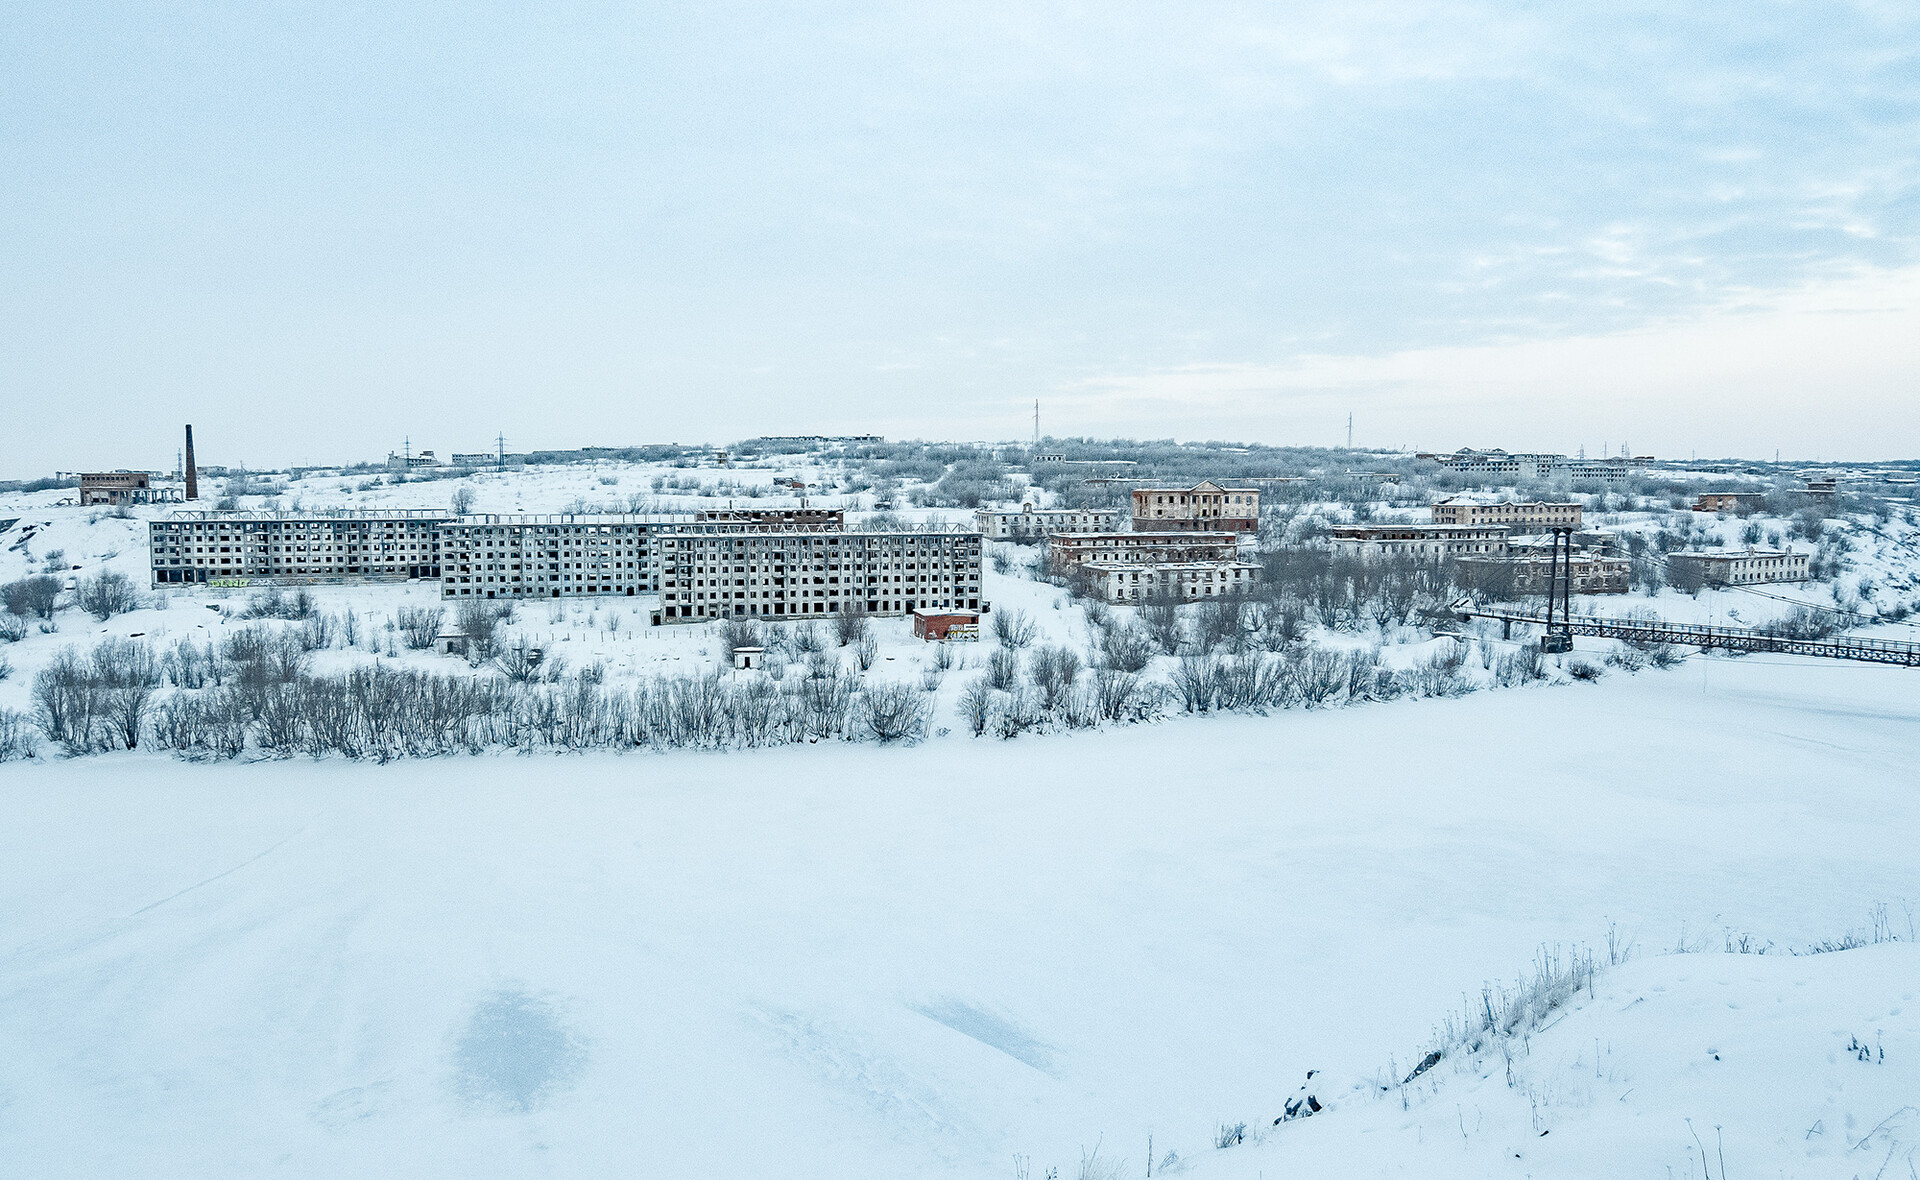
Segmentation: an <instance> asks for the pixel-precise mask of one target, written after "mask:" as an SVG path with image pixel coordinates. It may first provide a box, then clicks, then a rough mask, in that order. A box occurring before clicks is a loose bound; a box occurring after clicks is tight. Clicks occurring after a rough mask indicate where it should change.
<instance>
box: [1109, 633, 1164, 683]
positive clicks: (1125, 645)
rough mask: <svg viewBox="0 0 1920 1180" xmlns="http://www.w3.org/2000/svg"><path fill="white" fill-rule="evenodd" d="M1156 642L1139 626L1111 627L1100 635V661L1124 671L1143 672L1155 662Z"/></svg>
mask: <svg viewBox="0 0 1920 1180" xmlns="http://www.w3.org/2000/svg"><path fill="white" fill-rule="evenodd" d="M1156 650H1158V649H1157V648H1156V647H1155V646H1154V642H1153V640H1152V638H1151V637H1149V636H1148V635H1147V633H1146V632H1144V631H1142V630H1141V629H1140V628H1138V627H1110V628H1108V629H1107V630H1105V631H1103V632H1102V633H1101V635H1100V661H1099V662H1100V663H1101V664H1102V665H1104V666H1105V667H1108V668H1114V669H1117V670H1119V671H1122V672H1142V671H1145V670H1146V667H1147V665H1148V664H1151V663H1152V662H1153V657H1154V653H1155V651H1156Z"/></svg>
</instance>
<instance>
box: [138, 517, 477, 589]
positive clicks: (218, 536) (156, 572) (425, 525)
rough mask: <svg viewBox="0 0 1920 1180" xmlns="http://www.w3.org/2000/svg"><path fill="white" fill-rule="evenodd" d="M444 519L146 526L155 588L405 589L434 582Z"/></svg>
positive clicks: (190, 521) (181, 521)
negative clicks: (263, 584) (357, 585)
mask: <svg viewBox="0 0 1920 1180" xmlns="http://www.w3.org/2000/svg"><path fill="white" fill-rule="evenodd" d="M451 519H452V518H451V516H450V514H448V513H446V512H437V511H427V510H419V509H384V510H376V511H339V512H325V513H317V512H314V513H309V512H300V513H279V512H239V511H227V512H176V513H174V514H173V515H171V516H169V517H168V518H167V519H165V520H156V521H152V522H150V523H149V524H148V525H147V547H148V561H149V563H150V566H151V573H152V580H153V584H154V585H155V586H173V585H208V584H213V585H221V584H234V583H239V584H243V585H244V584H246V583H249V582H252V581H255V580H265V581H271V582H273V583H275V584H278V585H293V586H299V585H322V584H329V583H349V582H404V581H407V580H409V579H414V578H438V577H439V576H440V529H441V526H442V525H444V524H446V523H447V522H448V521H449V520H451Z"/></svg>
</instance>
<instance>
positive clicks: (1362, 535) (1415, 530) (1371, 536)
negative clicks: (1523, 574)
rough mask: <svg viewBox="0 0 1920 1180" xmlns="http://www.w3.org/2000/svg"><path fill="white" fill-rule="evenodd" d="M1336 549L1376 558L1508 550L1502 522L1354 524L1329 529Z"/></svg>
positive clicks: (1454, 555) (1425, 557)
mask: <svg viewBox="0 0 1920 1180" xmlns="http://www.w3.org/2000/svg"><path fill="white" fill-rule="evenodd" d="M1328 536H1329V538H1330V539H1331V541H1332V543H1333V548H1334V550H1335V552H1339V553H1346V554H1348V555H1350V556H1355V557H1361V558H1368V559H1375V558H1381V557H1398V556H1407V557H1416V558H1420V559H1423V560H1438V559H1441V558H1458V557H1501V556H1504V555H1505V554H1506V552H1507V528H1506V526H1505V525H1472V526H1470V525H1450V524H1357V525H1342V526H1340V527H1337V528H1334V529H1332V530H1329V533H1328Z"/></svg>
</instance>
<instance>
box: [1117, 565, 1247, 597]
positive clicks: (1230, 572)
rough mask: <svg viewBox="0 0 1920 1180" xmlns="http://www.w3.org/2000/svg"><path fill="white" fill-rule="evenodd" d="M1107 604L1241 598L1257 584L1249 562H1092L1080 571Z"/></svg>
mask: <svg viewBox="0 0 1920 1180" xmlns="http://www.w3.org/2000/svg"><path fill="white" fill-rule="evenodd" d="M1081 568H1082V569H1083V570H1085V572H1086V574H1087V576H1088V578H1089V579H1090V580H1091V582H1092V584H1093V589H1094V592H1095V593H1096V594H1098V595H1099V596H1100V597H1101V598H1102V599H1104V600H1106V601H1107V602H1131V603H1136V604H1137V603H1141V602H1153V601H1173V602H1193V601H1196V600H1199V599H1205V598H1218V597H1221V596H1223V595H1229V594H1245V593H1246V592H1248V591H1249V590H1251V589H1253V587H1254V586H1256V585H1258V584H1259V582H1260V567H1259V565H1257V564H1255V563H1254V562H1251V561H1165V562H1158V563H1155V564H1152V565H1145V564H1141V563H1138V562H1126V561H1094V562H1089V563H1087V564H1086V565H1085V566H1083V567H1081Z"/></svg>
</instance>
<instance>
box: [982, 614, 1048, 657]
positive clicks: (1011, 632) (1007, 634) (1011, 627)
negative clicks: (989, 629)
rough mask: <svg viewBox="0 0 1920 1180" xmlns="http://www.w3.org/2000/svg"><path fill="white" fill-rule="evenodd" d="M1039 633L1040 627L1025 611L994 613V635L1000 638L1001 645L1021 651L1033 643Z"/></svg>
mask: <svg viewBox="0 0 1920 1180" xmlns="http://www.w3.org/2000/svg"><path fill="white" fill-rule="evenodd" d="M1038 634H1039V628H1038V627H1036V626H1035V625H1034V623H1033V620H1032V619H1029V618H1028V617H1027V612H1025V611H1018V610H1008V611H996V612H995V613H994V616H993V637H994V638H995V639H997V640H999V641H1000V646H1002V647H1004V648H1008V649H1010V650H1013V651H1019V650H1020V649H1021V648H1023V647H1026V646H1027V645H1028V644H1030V643H1032V642H1033V640H1034V637H1035V636H1037V635H1038Z"/></svg>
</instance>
